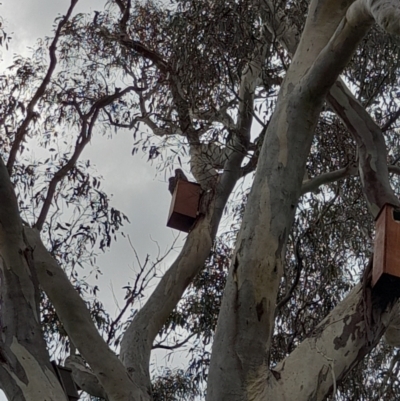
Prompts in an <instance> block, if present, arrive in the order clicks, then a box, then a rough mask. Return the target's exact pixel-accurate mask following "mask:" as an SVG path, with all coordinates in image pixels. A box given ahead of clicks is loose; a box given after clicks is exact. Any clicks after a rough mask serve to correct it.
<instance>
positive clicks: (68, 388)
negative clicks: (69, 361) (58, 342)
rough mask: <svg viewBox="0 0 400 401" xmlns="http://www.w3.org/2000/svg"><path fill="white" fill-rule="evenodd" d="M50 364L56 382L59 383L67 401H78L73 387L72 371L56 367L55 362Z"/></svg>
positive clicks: (75, 389)
mask: <svg viewBox="0 0 400 401" xmlns="http://www.w3.org/2000/svg"><path fill="white" fill-rule="evenodd" d="M51 364H52V365H53V368H54V370H55V372H56V374H57V377H58V380H59V381H60V383H61V386H62V388H63V389H64V391H65V394H66V395H67V397H68V400H69V401H77V400H79V394H78V391H77V388H76V386H75V382H74V380H73V379H72V370H71V369H69V368H66V367H65V366H60V365H57V363H56V362H55V361H52V362H51Z"/></svg>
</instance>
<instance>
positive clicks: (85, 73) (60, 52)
mask: <svg viewBox="0 0 400 401" xmlns="http://www.w3.org/2000/svg"><path fill="white" fill-rule="evenodd" d="M77 2H78V0H72V1H71V4H70V7H69V9H68V10H67V12H66V14H65V16H62V17H60V18H58V19H57V21H56V26H55V31H54V36H53V37H52V38H51V39H46V40H43V41H41V42H40V43H39V47H38V48H37V50H36V52H35V53H34V54H33V56H32V57H31V58H27V59H25V58H22V57H16V58H15V60H14V63H13V65H12V66H11V67H10V69H9V70H8V71H7V72H5V73H3V75H2V76H1V89H2V91H1V94H0V110H1V119H0V124H1V125H0V130H1V162H0V199H1V206H2V207H1V210H0V222H1V225H0V233H1V235H0V254H1V289H0V291H1V326H2V337H1V342H0V353H1V354H0V356H1V357H0V387H1V388H2V389H3V390H4V392H5V393H6V395H7V397H8V398H9V399H13V400H48V401H50V400H66V399H67V398H66V395H65V394H64V390H63V388H62V386H61V385H60V382H59V381H58V379H57V378H56V376H55V372H54V370H53V368H52V365H51V364H50V356H49V348H51V347H54V346H58V345H59V344H61V346H64V351H65V350H67V351H68V352H70V355H69V356H68V358H66V361H65V364H66V366H68V367H70V368H71V369H72V372H73V378H74V380H75V382H76V383H77V385H78V386H79V387H80V389H82V390H83V391H84V392H86V393H88V394H89V395H91V396H93V397H97V398H100V399H106V400H110V401H116V400H121V401H122V400H123V401H128V400H152V399H190V398H194V397H199V396H200V397H203V396H205V398H206V399H207V400H208V401H214V400H218V401H222V400H229V401H231V400H271V399H274V400H292V399H296V400H311V399H312V400H322V399H326V398H327V397H330V396H331V394H332V392H333V393H334V394H333V395H332V396H333V397H337V398H339V399H382V397H389V398H393V399H395V398H396V397H397V396H398V394H399V392H400V389H399V384H398V379H397V371H398V369H399V367H398V361H399V357H398V354H397V353H396V351H395V350H394V349H393V348H391V347H390V346H389V345H391V346H398V345H400V338H399V337H398V336H397V335H396V334H397V330H398V306H397V304H396V303H395V302H393V300H391V302H385V304H384V305H383V306H382V302H380V301H381V300H380V299H377V295H376V294H373V293H372V291H371V277H370V276H371V275H370V273H371V267H372V263H371V262H368V260H369V259H370V256H371V246H372V234H373V219H374V218H375V217H376V216H377V214H378V213H379V210H380V209H381V208H382V206H383V205H384V204H386V203H390V204H392V205H395V206H400V203H399V200H398V197H397V195H398V180H397V174H398V173H399V171H400V170H399V167H398V166H397V162H398V158H399V154H398V150H397V149H398V146H399V141H398V125H397V119H398V117H399V115H400V112H399V104H398V100H397V93H398V91H399V89H398V77H399V74H398V72H399V70H398V47H397V45H396V41H395V37H396V35H399V34H400V26H399V21H400V18H399V17H400V2H399V1H398V0H375V1H371V0H355V1H354V0H344V1H342V2H339V3H338V2H335V1H332V0H325V1H321V0H311V1H310V2H306V1H300V2H289V1H283V0H282V1H269V0H237V1H233V0H232V1H219V0H203V1H198V0H175V1H172V2H171V4H168V5H166V4H156V3H154V2H146V3H141V2H132V1H131V0H110V1H108V3H107V4H106V7H105V8H104V10H102V11H95V12H94V13H93V15H84V14H74V7H75V6H76V4H77ZM146 127H147V128H146ZM110 128H113V129H116V130H123V129H125V130H126V129H128V130H131V131H132V132H133V135H134V136H135V138H136V139H137V142H136V143H135V145H134V148H133V153H135V152H136V151H137V150H138V148H140V147H142V149H143V150H145V151H147V152H148V153H149V158H150V159H157V158H160V157H161V156H163V155H164V161H166V162H167V164H170V165H172V164H174V163H178V162H181V160H182V156H183V155H184V154H185V153H186V154H187V156H188V159H189V163H188V166H186V168H185V167H184V168H185V170H186V172H187V173H188V172H189V171H190V172H191V174H192V175H193V177H194V179H195V180H196V181H197V182H198V183H199V184H200V186H201V189H202V196H201V200H200V205H199V213H198V217H197V218H196V221H195V223H194V225H193V227H192V229H191V231H190V233H189V234H188V236H187V238H186V240H185V243H184V245H183V247H182V249H181V251H180V253H179V255H178V256H177V258H176V260H175V261H174V262H173V263H172V264H171V266H170V267H169V268H168V269H167V270H166V271H165V273H164V274H163V276H162V277H161V279H160V280H159V282H158V284H157V286H156V287H155V288H154V290H153V291H152V293H151V295H149V296H148V298H147V300H146V302H145V303H144V304H143V306H142V307H141V308H140V310H139V311H137V313H131V315H130V316H128V318H127V319H126V320H123V316H124V313H125V312H127V314H128V315H129V313H128V312H129V310H130V309H131V308H132V304H133V302H134V301H135V299H136V298H137V296H139V295H141V293H142V290H143V286H145V285H146V283H147V282H148V280H149V277H150V276H149V273H148V272H146V266H143V270H142V271H141V272H140V274H139V276H138V280H137V282H136V285H135V286H134V287H127V297H126V305H125V307H124V308H123V310H122V311H121V314H120V315H119V316H118V317H117V318H116V319H114V320H113V319H111V318H110V317H109V316H108V315H107V313H106V312H105V311H104V310H103V307H102V305H101V304H100V303H99V302H98V301H97V300H94V301H93V299H92V298H91V301H89V300H87V297H86V295H87V292H91V294H93V293H94V295H96V288H95V287H94V288H91V287H88V286H85V284H84V283H82V281H81V280H79V278H78V277H77V273H76V270H75V269H74V267H75V266H76V265H77V264H78V263H80V264H82V263H86V264H89V265H90V264H93V263H94V255H93V253H94V252H95V250H94V249H95V247H96V246H100V247H101V248H104V247H107V246H110V244H111V241H112V239H113V237H114V235H115V232H116V231H117V230H118V229H119V227H120V226H121V224H122V223H123V220H124V218H125V216H124V215H123V214H122V213H121V212H119V211H118V210H115V209H114V208H112V207H111V205H110V204H109V200H108V198H107V195H106V194H105V193H104V192H103V191H102V190H101V184H100V183H99V180H98V178H97V177H96V176H95V174H94V173H93V171H92V170H91V167H90V163H89V162H87V161H84V160H82V159H81V155H82V153H83V151H84V148H85V147H86V145H87V144H88V143H89V142H90V141H91V140H95V134H98V133H99V132H100V133H101V132H102V131H103V132H104V131H107V130H110ZM33 142H34V143H35V144H37V145H39V146H41V147H42V152H43V154H48V156H45V157H44V158H43V159H40V160H36V159H32V154H31V153H29V152H28V151H27V149H26V148H27V147H29V146H31V145H30V144H32V143H33ZM246 176H248V177H252V184H251V190H250V191H248V193H247V192H245V193H242V194H241V195H242V196H241V197H240V199H239V201H238V202H236V203H233V204H232V203H228V200H229V199H230V197H231V195H232V193H233V192H234V189H235V187H236V186H237V184H238V183H240V182H241V181H242V180H243V179H244V177H246ZM62 205H68V206H69V207H70V210H71V216H72V219H73V223H72V224H71V223H68V224H67V223H66V222H65V219H66V217H65V215H64V214H63V213H62V209H63V208H62ZM225 210H233V211H234V223H233V226H232V230H231V231H230V232H229V233H226V234H225V235H224V236H221V237H219V238H218V237H217V233H218V229H219V226H220V222H221V218H222V216H223V214H224V211H225ZM71 216H68V218H69V220H70V219H71ZM90 246H92V247H93V248H92V249H93V250H90V249H91V248H90ZM364 268H365V271H364ZM363 271H364V272H363ZM362 272H363V273H362ZM185 291H186V295H185ZM179 328H183V329H185V330H186V332H187V333H188V338H190V339H191V340H192V343H193V344H194V345H193V347H194V350H193V357H192V361H191V370H189V371H188V372H180V371H176V372H171V371H166V372H164V373H165V374H164V375H161V377H158V378H156V379H154V380H153V382H152V378H151V375H150V370H149V363H150V355H151V351H152V349H153V348H154V346H155V344H156V342H157V341H158V340H159V338H160V337H158V336H159V335H161V336H165V335H167V337H168V335H169V334H173V333H174V331H175V330H177V329H178V330H179ZM385 332H386V342H384V341H381V337H382V336H383V335H384V334H385ZM57 342H58V343H59V344H57ZM211 342H212V350H211V348H210V347H211V345H210V344H211ZM388 344H389V345H388ZM172 348H173V346H172ZM210 351H211V352H210ZM196 352H198V353H197V354H195V353H196ZM370 352H372V353H373V355H374V357H373V358H365V357H366V355H367V354H369V353H370ZM208 365H209V369H208ZM205 394H206V395H205Z"/></svg>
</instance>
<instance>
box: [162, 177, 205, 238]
mask: <svg viewBox="0 0 400 401" xmlns="http://www.w3.org/2000/svg"><path fill="white" fill-rule="evenodd" d="M200 191H201V188H200V185H199V184H196V183H195V182H190V181H184V180H178V182H177V184H176V186H175V190H174V193H173V195H172V201H171V207H170V209H169V215H168V222H167V226H168V227H171V228H175V229H177V230H180V231H184V232H186V233H188V232H189V231H190V229H191V228H192V226H193V223H194V221H195V220H196V217H197V211H198V208H199V199H200Z"/></svg>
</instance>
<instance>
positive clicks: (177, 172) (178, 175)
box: [168, 168, 189, 195]
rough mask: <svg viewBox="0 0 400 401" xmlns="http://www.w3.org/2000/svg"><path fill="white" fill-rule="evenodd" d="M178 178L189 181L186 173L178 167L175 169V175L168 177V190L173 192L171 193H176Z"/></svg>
mask: <svg viewBox="0 0 400 401" xmlns="http://www.w3.org/2000/svg"><path fill="white" fill-rule="evenodd" d="M178 180H182V181H189V180H188V179H187V177H186V175H185V173H184V172H183V171H182V170H181V169H180V168H177V169H176V170H175V177H170V178H169V179H168V182H169V184H168V191H169V192H171V195H173V194H174V191H175V188H176V185H177V184H178Z"/></svg>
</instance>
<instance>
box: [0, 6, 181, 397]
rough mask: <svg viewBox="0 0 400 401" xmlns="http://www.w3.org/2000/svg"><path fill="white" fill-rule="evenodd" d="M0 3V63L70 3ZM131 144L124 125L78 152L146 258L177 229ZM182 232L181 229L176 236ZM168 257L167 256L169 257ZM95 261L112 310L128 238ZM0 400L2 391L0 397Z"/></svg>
mask: <svg viewBox="0 0 400 401" xmlns="http://www.w3.org/2000/svg"><path fill="white" fill-rule="evenodd" d="M2 3H3V4H2V5H0V16H1V17H2V18H3V21H4V25H5V28H6V31H7V32H8V33H12V41H11V43H10V46H9V50H8V51H6V50H5V49H0V51H1V58H2V61H1V63H0V69H4V68H5V67H6V66H7V65H9V64H10V62H11V60H12V55H13V54H24V55H28V54H29V50H28V47H29V46H33V45H34V43H35V40H36V39H37V38H38V37H43V36H45V35H47V36H48V35H51V32H52V25H53V20H54V18H55V17H57V15H59V14H65V12H66V10H67V8H68V6H69V4H70V2H69V1H67V0H3V2H2ZM102 4H103V1H97V0H96V1H95V0H80V1H79V3H78V6H77V7H76V12H83V11H90V10H92V11H93V10H95V9H100V8H101V7H102ZM132 144H133V138H132V133H130V132H127V131H125V132H122V131H121V132H119V133H118V134H117V135H113V138H112V139H106V138H104V137H101V136H95V137H94V138H93V140H92V143H91V145H90V147H89V148H87V149H85V151H84V154H83V156H82V158H85V159H86V158H89V159H91V161H92V165H95V166H96V169H97V171H98V172H99V173H100V174H101V175H102V176H103V177H104V182H103V188H104V190H105V191H106V192H107V193H108V194H109V195H110V196H111V195H112V198H111V199H112V205H113V206H115V207H116V208H117V209H119V210H121V211H122V212H124V213H125V214H126V215H127V216H128V217H129V220H130V222H131V224H129V225H126V226H125V228H124V232H125V233H126V234H128V235H129V237H130V239H131V242H132V244H133V246H134V247H135V248H136V250H137V251H138V253H139V255H140V256H141V257H142V258H144V257H145V256H146V254H151V255H155V254H156V253H157V245H156V243H157V244H158V246H159V247H160V249H161V251H162V252H163V251H164V250H165V249H167V248H168V247H169V245H170V244H171V243H172V240H173V238H174V236H176V235H177V234H178V232H177V231H173V230H171V229H169V228H167V227H166V219H167V214H168V210H169V204H170V200H171V195H170V194H169V192H168V190H167V187H168V185H167V183H166V179H165V177H164V175H163V174H157V171H156V168H155V166H152V165H151V164H150V163H148V162H147V161H146V160H147V158H146V155H142V154H140V153H139V154H136V155H135V156H134V157H133V156H132V155H131V150H132ZM176 167H178V166H176ZM185 170H186V171H187V169H185ZM184 237H185V235H184V234H183V233H182V234H180V239H182V238H184ZM175 255H176V253H175ZM172 260H173V258H172V256H171V257H169V258H168V259H167V262H168V263H170V262H171V261H172ZM97 262H98V265H99V266H100V268H101V270H102V272H103V276H102V277H101V278H100V280H99V287H100V298H101V300H102V301H103V302H104V304H105V305H106V309H107V310H108V311H109V312H110V313H111V315H115V314H116V311H117V308H116V305H115V301H114V296H113V293H114V295H116V297H117V300H119V302H120V304H121V305H122V304H123V303H122V302H123V296H124V291H123V290H122V287H123V286H124V285H126V283H127V282H128V281H130V282H132V280H133V278H134V276H135V273H134V272H135V269H136V264H135V262H134V255H133V252H132V250H131V249H130V246H129V243H128V241H127V240H126V239H123V238H120V239H119V241H118V242H117V243H114V245H113V246H112V249H111V251H108V252H106V253H105V254H103V255H99V257H98V258H97ZM3 400H5V398H1V395H0V401H3ZM38 401H39V400H38Z"/></svg>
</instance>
